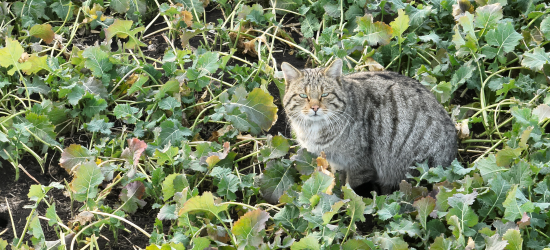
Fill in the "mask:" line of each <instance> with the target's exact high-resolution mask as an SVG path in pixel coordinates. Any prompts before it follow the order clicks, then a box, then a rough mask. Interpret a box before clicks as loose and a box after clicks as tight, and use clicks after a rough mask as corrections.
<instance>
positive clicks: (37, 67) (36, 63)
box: [23, 54, 50, 94]
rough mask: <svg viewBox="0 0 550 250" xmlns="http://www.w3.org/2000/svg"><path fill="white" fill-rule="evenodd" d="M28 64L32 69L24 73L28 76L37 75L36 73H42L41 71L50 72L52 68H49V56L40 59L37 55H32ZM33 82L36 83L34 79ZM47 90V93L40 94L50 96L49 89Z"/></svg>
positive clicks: (25, 70)
mask: <svg viewBox="0 0 550 250" xmlns="http://www.w3.org/2000/svg"><path fill="white" fill-rule="evenodd" d="M27 62H28V63H30V64H31V67H30V68H28V69H24V70H23V72H25V74H27V75H31V74H36V73H38V72H40V71H41V70H48V71H49V70H50V67H49V66H48V56H42V57H40V56H38V55H36V54H32V55H31V57H30V58H29V59H28V60H27ZM35 78H36V77H35ZM33 82H35V80H34V79H33ZM44 86H45V84H44ZM27 87H28V86H27ZM46 88H47V89H48V91H47V92H46V93H42V92H39V93H41V94H48V93H49V87H47V86H46ZM29 91H30V90H29Z"/></svg>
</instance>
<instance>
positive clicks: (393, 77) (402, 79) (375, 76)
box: [344, 71, 435, 99]
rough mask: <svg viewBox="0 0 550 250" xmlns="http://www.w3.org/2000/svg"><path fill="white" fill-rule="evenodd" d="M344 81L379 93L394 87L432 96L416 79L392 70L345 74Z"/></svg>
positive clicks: (412, 93)
mask: <svg viewBox="0 0 550 250" xmlns="http://www.w3.org/2000/svg"><path fill="white" fill-rule="evenodd" d="M344 81H346V82H349V83H352V84H353V85H355V86H354V87H355V88H356V89H361V90H371V91H379V92H380V93H381V94H386V93H387V91H388V90H389V89H390V88H396V89H399V90H401V91H405V92H409V94H411V95H422V96H423V95H428V96H432V98H433V95H432V93H430V91H429V90H428V89H426V87H424V86H423V85H422V84H421V83H420V82H418V81H417V80H415V79H412V78H410V77H407V76H404V75H401V74H399V73H396V72H392V71H367V72H357V73H353V74H349V75H345V76H344ZM434 99H435V98H434Z"/></svg>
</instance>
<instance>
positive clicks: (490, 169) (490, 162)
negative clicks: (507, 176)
mask: <svg viewBox="0 0 550 250" xmlns="http://www.w3.org/2000/svg"><path fill="white" fill-rule="evenodd" d="M475 167H476V168H477V169H479V172H480V174H481V176H482V177H483V178H484V179H487V180H489V179H491V178H493V177H495V176H496V175H498V174H499V173H500V172H504V171H508V169H507V168H504V167H499V166H498V165H497V160H496V157H495V155H493V154H491V155H489V157H487V158H483V159H481V160H480V161H478V162H477V163H476V164H475Z"/></svg>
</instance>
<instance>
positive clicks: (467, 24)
mask: <svg viewBox="0 0 550 250" xmlns="http://www.w3.org/2000/svg"><path fill="white" fill-rule="evenodd" d="M458 23H459V24H460V25H461V26H462V29H463V30H464V33H466V36H468V35H469V36H470V37H472V38H474V39H475V38H476V33H475V31H474V16H473V15H472V14H470V12H466V13H465V14H464V16H461V17H460V18H459V19H458Z"/></svg>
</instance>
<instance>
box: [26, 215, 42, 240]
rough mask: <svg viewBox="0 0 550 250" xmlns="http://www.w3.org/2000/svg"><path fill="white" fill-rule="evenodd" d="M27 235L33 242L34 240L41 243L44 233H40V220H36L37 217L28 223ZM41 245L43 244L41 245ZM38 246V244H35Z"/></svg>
mask: <svg viewBox="0 0 550 250" xmlns="http://www.w3.org/2000/svg"><path fill="white" fill-rule="evenodd" d="M29 233H30V234H31V235H32V236H33V238H34V239H33V242H35V241H36V240H39V241H40V242H43V241H44V240H45V239H44V231H42V226H41V225H40V219H38V216H33V217H32V219H31V221H30V223H29ZM42 244H43V243H42ZM37 245H40V244H37Z"/></svg>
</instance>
